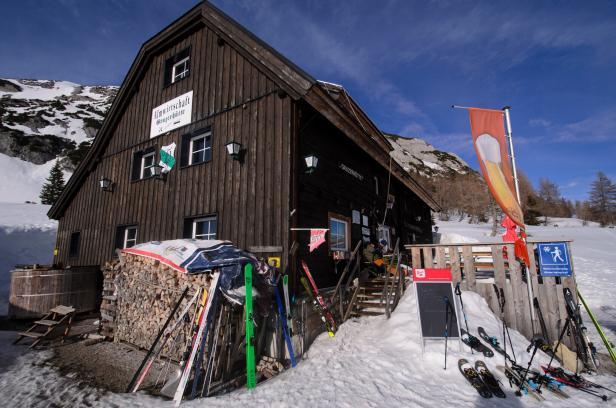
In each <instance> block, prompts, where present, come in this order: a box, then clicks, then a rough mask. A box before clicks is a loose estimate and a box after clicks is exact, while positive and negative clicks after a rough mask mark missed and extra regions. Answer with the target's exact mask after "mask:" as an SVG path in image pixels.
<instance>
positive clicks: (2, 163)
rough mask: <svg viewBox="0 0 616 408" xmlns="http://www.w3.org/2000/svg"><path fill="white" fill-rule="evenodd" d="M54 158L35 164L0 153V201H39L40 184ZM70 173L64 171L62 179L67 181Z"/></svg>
mask: <svg viewBox="0 0 616 408" xmlns="http://www.w3.org/2000/svg"><path fill="white" fill-rule="evenodd" d="M55 162H56V160H50V161H48V162H47V163H45V164H41V165H37V164H34V163H30V162H27V161H24V160H21V159H18V158H16V157H10V156H7V155H4V154H0V174H6V175H9V176H6V177H3V178H2V182H1V183H0V202H11V203H23V202H24V201H34V202H39V201H40V199H39V194H40V193H41V186H42V185H43V184H44V183H45V180H46V179H47V177H49V171H50V170H51V168H52V167H53V165H54V164H55ZM70 175H71V173H68V172H64V180H65V181H68V179H69V177H70ZM0 217H2V213H1V212H0Z"/></svg>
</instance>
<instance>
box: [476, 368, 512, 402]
mask: <svg viewBox="0 0 616 408" xmlns="http://www.w3.org/2000/svg"><path fill="white" fill-rule="evenodd" d="M475 371H477V374H479V377H480V378H481V381H483V383H484V384H485V385H486V386H487V387H488V388H489V389H490V392H492V395H494V396H495V397H497V398H507V395H505V392H504V391H503V390H502V388H501V387H500V384H499V381H498V380H497V379H496V377H494V375H493V374H492V372H490V370H489V369H488V367H486V364H485V363H484V362H483V361H481V360H478V361H475Z"/></svg>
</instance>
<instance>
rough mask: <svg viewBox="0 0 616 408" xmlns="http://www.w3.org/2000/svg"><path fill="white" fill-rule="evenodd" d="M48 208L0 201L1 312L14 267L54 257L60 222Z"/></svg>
mask: <svg viewBox="0 0 616 408" xmlns="http://www.w3.org/2000/svg"><path fill="white" fill-rule="evenodd" d="M1 157H2V155H0V158H1ZM48 210H49V206H48V205H40V204H23V203H22V204H20V203H0V316H2V315H6V313H7V306H8V295H9V286H10V282H11V275H10V271H11V269H13V267H14V266H15V265H16V264H32V263H40V264H49V263H51V262H52V260H53V247H54V244H55V240H56V228H57V223H56V221H53V220H50V219H49V218H47V215H46V213H47V211H48Z"/></svg>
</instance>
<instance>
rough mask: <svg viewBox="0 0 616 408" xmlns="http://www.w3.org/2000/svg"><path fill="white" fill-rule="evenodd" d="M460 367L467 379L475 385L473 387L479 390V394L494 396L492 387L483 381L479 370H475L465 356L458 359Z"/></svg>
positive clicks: (487, 396)
mask: <svg viewBox="0 0 616 408" xmlns="http://www.w3.org/2000/svg"><path fill="white" fill-rule="evenodd" d="M458 369H459V370H460V373H462V375H463V376H464V378H466V380H467V381H468V382H469V383H470V384H471V385H472V386H473V388H475V390H477V392H478V393H479V395H481V396H482V397H483V398H492V391H490V388H489V387H488V386H487V385H486V384H485V383H484V382H483V380H482V379H481V377H480V376H479V373H478V372H477V370H475V368H474V367H473V366H472V365H471V363H469V362H468V360H465V359H463V358H461V359H460V360H458Z"/></svg>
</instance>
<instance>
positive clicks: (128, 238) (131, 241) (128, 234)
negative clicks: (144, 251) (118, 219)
mask: <svg viewBox="0 0 616 408" xmlns="http://www.w3.org/2000/svg"><path fill="white" fill-rule="evenodd" d="M135 245H137V227H136V226H132V227H125V228H124V239H123V241H122V248H132V247H134V246H135Z"/></svg>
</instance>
